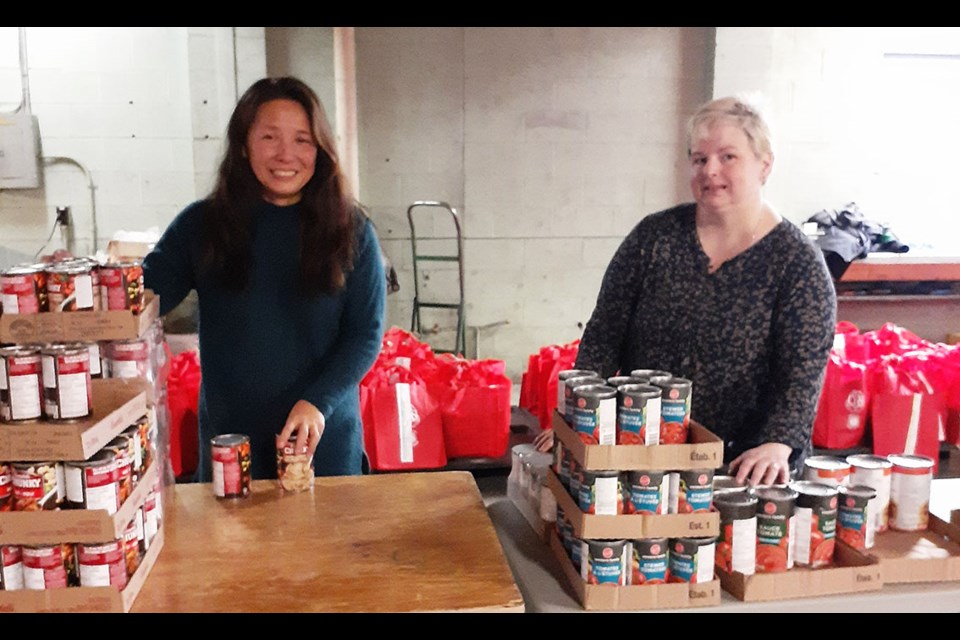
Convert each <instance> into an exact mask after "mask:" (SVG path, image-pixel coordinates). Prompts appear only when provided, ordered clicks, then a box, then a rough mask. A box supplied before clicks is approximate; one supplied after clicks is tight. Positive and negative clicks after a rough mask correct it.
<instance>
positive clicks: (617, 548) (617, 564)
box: [580, 540, 630, 586]
mask: <svg viewBox="0 0 960 640" xmlns="http://www.w3.org/2000/svg"><path fill="white" fill-rule="evenodd" d="M629 546H630V545H629V544H628V542H627V541H626V540H583V541H582V542H581V543H580V576H581V577H582V578H583V579H584V581H585V582H586V583H587V584H598V585H604V584H608V585H614V586H618V585H626V584H627V575H628V573H627V563H628V562H629V557H630V556H629Z"/></svg>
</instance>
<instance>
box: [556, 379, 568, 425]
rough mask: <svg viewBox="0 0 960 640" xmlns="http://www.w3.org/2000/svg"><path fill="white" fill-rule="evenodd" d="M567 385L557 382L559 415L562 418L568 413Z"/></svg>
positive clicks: (561, 381) (560, 381)
mask: <svg viewBox="0 0 960 640" xmlns="http://www.w3.org/2000/svg"><path fill="white" fill-rule="evenodd" d="M566 387H567V383H566V382H564V381H563V380H558V381H557V413H559V414H560V415H561V416H563V415H566V411H567V391H566Z"/></svg>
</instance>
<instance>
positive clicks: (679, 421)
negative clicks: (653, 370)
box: [650, 376, 693, 444]
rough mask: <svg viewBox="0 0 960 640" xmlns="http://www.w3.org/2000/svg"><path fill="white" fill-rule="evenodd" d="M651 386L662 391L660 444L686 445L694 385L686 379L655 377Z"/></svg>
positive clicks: (652, 378) (651, 381) (651, 380)
mask: <svg viewBox="0 0 960 640" xmlns="http://www.w3.org/2000/svg"><path fill="white" fill-rule="evenodd" d="M650 384H652V385H653V386H655V387H660V389H661V392H660V444H684V443H685V442H686V441H687V434H688V431H689V430H690V403H691V402H692V400H693V383H692V382H691V381H690V380H687V379H686V378H677V377H674V376H671V377H666V376H653V377H651V378H650Z"/></svg>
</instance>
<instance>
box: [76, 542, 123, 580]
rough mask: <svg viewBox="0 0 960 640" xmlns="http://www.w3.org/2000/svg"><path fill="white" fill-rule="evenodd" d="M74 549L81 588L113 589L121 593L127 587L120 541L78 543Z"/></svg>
mask: <svg viewBox="0 0 960 640" xmlns="http://www.w3.org/2000/svg"><path fill="white" fill-rule="evenodd" d="M76 549H77V573H78V575H79V576H80V586H81V587H114V588H116V589H117V590H118V591H121V590H123V588H124V587H126V586H127V577H128V576H127V561H126V556H125V555H124V548H123V540H122V539H120V540H109V541H107V542H93V543H91V542H78V543H77V545H76Z"/></svg>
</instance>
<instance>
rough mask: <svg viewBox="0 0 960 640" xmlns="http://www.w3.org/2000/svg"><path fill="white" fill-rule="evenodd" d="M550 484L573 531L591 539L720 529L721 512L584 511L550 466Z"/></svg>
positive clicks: (677, 534)
mask: <svg viewBox="0 0 960 640" xmlns="http://www.w3.org/2000/svg"><path fill="white" fill-rule="evenodd" d="M548 471H549V474H548V476H547V486H548V487H549V488H550V490H551V491H553V495H554V496H555V497H556V499H557V505H558V506H559V507H560V508H562V509H563V513H564V515H566V517H567V518H569V519H570V522H571V523H572V524H573V535H574V536H576V537H577V538H582V539H587V540H618V539H621V538H624V539H630V540H632V539H635V538H661V537H666V538H682V537H686V536H692V537H698V538H702V537H707V536H716V535H719V533H720V514H719V513H718V512H716V511H710V512H706V513H664V514H660V515H646V514H636V513H631V514H625V515H618V516H598V515H593V514H589V513H584V512H583V511H581V510H580V505H578V504H577V503H576V502H574V501H573V498H572V497H571V496H570V493H569V492H568V491H567V490H566V489H565V488H564V486H563V482H561V481H560V478H558V477H557V474H555V473H554V472H553V469H549V470H548Z"/></svg>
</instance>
